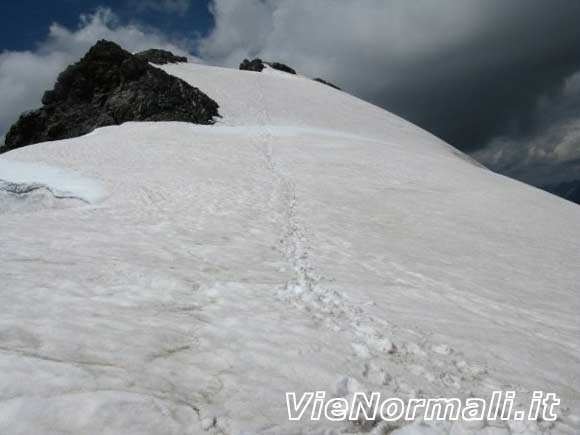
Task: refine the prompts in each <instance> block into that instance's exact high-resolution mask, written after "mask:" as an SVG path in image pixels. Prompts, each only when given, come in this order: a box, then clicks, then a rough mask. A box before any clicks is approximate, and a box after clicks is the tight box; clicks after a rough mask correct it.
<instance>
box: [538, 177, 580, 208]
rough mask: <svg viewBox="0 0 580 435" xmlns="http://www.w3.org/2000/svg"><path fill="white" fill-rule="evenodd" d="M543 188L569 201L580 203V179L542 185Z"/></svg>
mask: <svg viewBox="0 0 580 435" xmlns="http://www.w3.org/2000/svg"><path fill="white" fill-rule="evenodd" d="M542 189H544V190H547V191H548V192H550V193H553V194H554V195H558V196H560V197H562V198H564V199H567V200H568V201H572V202H575V203H576V204H580V179H578V180H574V181H568V182H565V183H559V184H550V185H547V186H542Z"/></svg>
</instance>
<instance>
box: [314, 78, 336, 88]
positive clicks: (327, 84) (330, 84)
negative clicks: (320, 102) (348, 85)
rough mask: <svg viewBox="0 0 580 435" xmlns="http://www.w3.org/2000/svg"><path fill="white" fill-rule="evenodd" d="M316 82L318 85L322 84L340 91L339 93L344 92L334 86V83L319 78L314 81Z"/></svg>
mask: <svg viewBox="0 0 580 435" xmlns="http://www.w3.org/2000/svg"><path fill="white" fill-rule="evenodd" d="M314 81H315V82H318V83H322V84H324V85H326V86H330V87H331V88H334V89H338V90H339V91H342V89H340V88H339V87H338V86H336V85H333V84H332V83H330V82H327V81H326V80H323V79H320V78H318V79H314Z"/></svg>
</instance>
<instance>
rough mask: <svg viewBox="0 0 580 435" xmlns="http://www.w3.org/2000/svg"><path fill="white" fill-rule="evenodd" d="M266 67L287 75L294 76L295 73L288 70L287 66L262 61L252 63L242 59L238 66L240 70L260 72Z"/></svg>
mask: <svg viewBox="0 0 580 435" xmlns="http://www.w3.org/2000/svg"><path fill="white" fill-rule="evenodd" d="M266 65H268V66H269V67H271V68H274V69H277V70H279V71H284V72H285V73H288V74H296V71H295V70H294V69H292V68H290V67H289V66H288V65H284V64H283V63H280V62H264V61H263V60H262V59H254V60H252V61H250V60H248V59H244V60H243V61H242V63H241V64H240V69H241V70H244V71H256V72H261V71H262V70H263V69H264V68H265V67H266Z"/></svg>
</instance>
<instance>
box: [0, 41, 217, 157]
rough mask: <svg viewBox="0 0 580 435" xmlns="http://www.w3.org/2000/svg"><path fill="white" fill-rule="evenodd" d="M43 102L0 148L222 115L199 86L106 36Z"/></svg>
mask: <svg viewBox="0 0 580 435" xmlns="http://www.w3.org/2000/svg"><path fill="white" fill-rule="evenodd" d="M42 103H43V105H44V106H43V107H42V108H40V109H38V110H35V111H32V112H28V113H24V114H23V115H21V117H20V119H19V120H18V121H17V122H16V123H15V124H14V125H13V126H12V128H11V129H10V131H9V132H8V134H7V135H6V140H5V145H4V147H3V148H2V149H1V150H0V151H8V150H10V149H14V148H18V147H21V146H24V145H29V144H32V143H37V142H45V141H50V140H57V139H66V138H71V137H76V136H81V135H83V134H86V133H89V132H91V131H93V130H94V129H95V128H98V127H104V126H108V125H119V124H122V123H124V122H128V121H183V122H191V123H195V124H212V123H213V118H214V117H216V116H219V115H218V104H217V103H216V102H215V101H213V100H212V99H211V98H209V97H208V96H207V95H205V94H204V93H203V92H201V91H200V90H199V89H197V88H194V87H192V86H191V85H189V84H187V83H186V82H184V81H183V80H181V79H178V78H177V77H174V76H171V75H169V74H167V73H166V72H165V71H163V70H161V69H158V68H155V67H153V66H151V65H150V64H149V63H148V62H147V61H145V60H144V59H142V58H140V57H138V56H135V55H132V54H131V53H129V52H127V51H125V50H123V49H122V48H121V47H119V46H118V45H117V44H115V43H113V42H109V41H104V40H102V41H99V42H98V43H97V44H96V45H95V46H93V47H92V48H91V49H90V50H89V51H88V53H87V54H86V55H85V56H84V57H83V58H82V59H81V60H80V61H79V62H78V63H76V64H74V65H71V66H69V67H68V68H67V69H66V70H65V71H64V72H62V73H61V74H60V76H59V77H58V80H57V82H56V85H55V87H54V89H53V90H51V91H47V92H46V93H45V94H44V97H43V98H42Z"/></svg>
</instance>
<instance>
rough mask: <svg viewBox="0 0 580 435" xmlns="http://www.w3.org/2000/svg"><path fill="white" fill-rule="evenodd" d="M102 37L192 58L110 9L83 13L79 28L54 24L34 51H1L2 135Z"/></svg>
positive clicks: (131, 47) (130, 47)
mask: <svg viewBox="0 0 580 435" xmlns="http://www.w3.org/2000/svg"><path fill="white" fill-rule="evenodd" d="M99 39H108V40H111V41H114V42H117V43H118V44H120V45H121V46H122V47H123V48H125V49H127V50H129V51H133V52H136V51H141V50H145V49H148V48H162V49H167V50H170V51H172V52H174V53H176V54H179V55H185V56H188V57H189V58H190V59H191V58H192V57H191V55H189V54H188V53H185V52H184V50H182V49H181V48H180V47H178V46H177V45H176V43H173V42H172V41H170V40H168V39H167V38H166V37H165V36H164V35H163V34H161V33H159V32H157V31H155V30H153V29H143V28H142V27H139V26H137V25H121V24H120V23H119V20H118V19H117V17H116V15H115V14H114V13H113V12H112V11H111V10H109V9H99V10H97V11H96V12H95V13H94V14H91V15H83V16H81V19H80V24H79V27H78V29H76V30H69V29H66V28H65V27H63V26H61V25H59V24H53V25H51V26H50V29H49V33H48V36H47V38H46V40H45V41H44V42H42V43H41V44H40V45H39V46H38V48H37V49H36V50H35V51H20V52H16V51H5V52H2V53H1V54H0V95H2V99H1V100H0V101H1V103H0V135H3V134H5V133H6V131H7V129H8V128H9V126H10V125H11V124H12V123H13V122H14V121H15V120H16V118H17V117H18V116H19V114H20V113H21V112H23V111H25V110H29V109H34V108H36V107H39V106H40V104H41V103H40V100H41V98H42V95H43V93H44V91H45V90H47V89H50V88H52V86H53V85H54V82H55V80H56V78H57V76H58V74H59V73H60V72H61V71H63V70H64V69H65V67H66V66H67V65H69V64H71V63H73V62H75V61H77V60H78V59H79V58H80V57H81V56H82V55H83V54H84V53H85V52H86V51H87V50H88V49H89V48H90V47H91V46H92V45H94V43H95V42H96V41H97V40H99Z"/></svg>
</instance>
